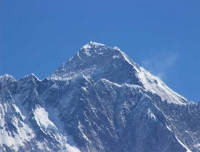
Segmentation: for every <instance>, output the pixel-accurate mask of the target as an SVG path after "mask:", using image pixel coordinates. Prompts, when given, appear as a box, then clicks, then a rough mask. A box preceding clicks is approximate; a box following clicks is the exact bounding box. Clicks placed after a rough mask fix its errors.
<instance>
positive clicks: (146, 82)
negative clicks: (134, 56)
mask: <svg viewBox="0 0 200 152" xmlns="http://www.w3.org/2000/svg"><path fill="white" fill-rule="evenodd" d="M136 70H137V76H138V78H139V79H140V81H141V82H142V84H143V87H144V88H145V89H146V90H148V91H151V92H152V93H156V94H158V95H159V96H160V97H161V99H162V100H163V101H164V100H167V101H168V102H169V103H170V102H172V103H175V104H185V103H186V102H187V100H186V99H185V98H184V97H182V96H181V95H179V94H177V93H176V92H174V91H173V90H171V89H170V88H169V87H167V86H166V85H165V84H164V83H163V82H162V81H161V80H160V79H159V78H157V77H155V76H153V75H151V74H150V73H149V72H147V71H146V70H145V69H144V68H142V67H140V70H138V69H137V68H136Z"/></svg>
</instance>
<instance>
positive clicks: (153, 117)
mask: <svg viewBox="0 0 200 152" xmlns="http://www.w3.org/2000/svg"><path fill="white" fill-rule="evenodd" d="M147 115H148V116H149V117H150V118H152V119H153V120H154V121H156V116H155V115H154V114H153V113H152V112H151V109H148V111H147Z"/></svg>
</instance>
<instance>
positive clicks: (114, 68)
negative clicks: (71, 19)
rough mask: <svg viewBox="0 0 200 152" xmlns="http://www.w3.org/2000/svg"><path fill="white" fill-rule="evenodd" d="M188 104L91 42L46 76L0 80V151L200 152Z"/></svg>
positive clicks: (112, 50) (198, 106) (195, 111)
mask: <svg viewBox="0 0 200 152" xmlns="http://www.w3.org/2000/svg"><path fill="white" fill-rule="evenodd" d="M199 118H200V103H193V102H188V101H187V100H186V99H185V98H184V97H182V96H180V95H178V94H177V93H175V92H174V91H172V90H171V89H170V88H168V87H167V86H166V85H165V84H164V83H163V82H162V81H161V80H160V79H158V78H156V77H155V76H153V75H151V74H150V73H149V72H147V71H146V70H145V69H143V68H142V67H140V66H139V65H137V64H136V63H135V62H133V61H132V60H131V59H130V58H129V57H128V56H126V54H124V53H123V52H122V51H121V50H120V49H119V48H117V47H107V46H106V45H104V44H100V43H96V42H90V43H88V44H86V45H84V46H83V47H82V48H81V49H80V50H79V51H78V52H77V54H76V55H75V56H74V57H72V58H71V59H69V61H67V62H66V63H64V64H62V65H61V66H60V67H59V68H58V70H56V71H55V72H54V73H53V74H52V75H51V76H49V77H47V78H45V79H43V80H39V79H38V78H37V77H36V76H35V75H34V74H30V75H28V76H25V77H23V78H21V79H20V80H18V81H16V80H15V79H14V78H13V77H12V76H9V75H4V76H0V150H1V151H70V152H73V151H83V152H84V151H122V152H128V151H144V152H146V151H148V152H149V151H152V152H156V151H181V152H182V151H199V150H200V144H199V143H200V138H199V137H200V129H199V128H200V119H199Z"/></svg>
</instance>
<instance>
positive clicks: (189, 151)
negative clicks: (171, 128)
mask: <svg viewBox="0 0 200 152" xmlns="http://www.w3.org/2000/svg"><path fill="white" fill-rule="evenodd" d="M175 137H176V139H177V140H178V142H179V143H180V144H181V145H182V146H183V147H184V148H185V149H186V150H187V152H192V151H191V150H190V149H189V148H187V146H186V145H185V144H183V143H182V142H181V141H180V140H179V139H178V137H177V136H175Z"/></svg>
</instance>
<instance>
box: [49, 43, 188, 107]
mask: <svg viewBox="0 0 200 152" xmlns="http://www.w3.org/2000/svg"><path fill="white" fill-rule="evenodd" d="M80 75H85V76H86V77H89V78H92V79H93V80H94V81H95V82H97V81H98V80H99V79H107V80H109V81H111V82H114V83H117V84H124V83H127V84H133V85H139V86H141V87H143V88H144V89H146V90H148V91H150V92H152V93H156V94H158V95H159V96H160V97H161V98H162V100H167V101H168V102H173V103H177V104H182V103H185V102H187V101H186V99H185V98H184V97H182V96H180V95H178V94H177V93H175V92H174V91H172V90H171V89H170V88H168V87H167V86H166V85H165V84H164V83H163V82H162V81H161V80H160V79H159V78H157V77H155V76H153V75H152V74H150V73H149V72H147V71H146V70H145V69H144V68H142V67H140V66H138V65H137V64H136V63H135V62H133V61H132V60H131V59H130V58H129V57H128V56H127V55H126V54H125V53H124V52H123V51H121V50H120V49H119V48H118V47H116V46H115V47H109V46H106V45H104V44H101V43H97V42H90V43H88V44H86V45H84V46H83V47H82V48H81V49H80V51H78V52H77V54H76V55H75V56H74V57H73V58H71V59H70V60H69V61H68V62H66V63H64V64H62V66H61V67H60V68H59V69H58V70H56V71H55V72H54V73H53V74H52V75H51V78H52V79H68V80H69V79H74V78H75V77H78V76H80Z"/></svg>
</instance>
